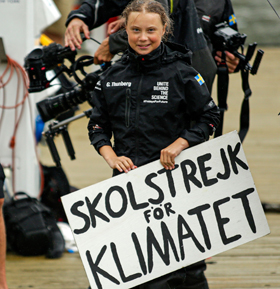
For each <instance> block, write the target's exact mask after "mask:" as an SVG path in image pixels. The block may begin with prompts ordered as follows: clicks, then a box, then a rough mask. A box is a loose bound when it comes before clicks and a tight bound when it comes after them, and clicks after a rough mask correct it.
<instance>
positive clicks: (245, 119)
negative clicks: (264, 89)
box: [239, 69, 252, 142]
mask: <svg viewBox="0 0 280 289" xmlns="http://www.w3.org/2000/svg"><path fill="white" fill-rule="evenodd" d="M241 78H242V89H243V91H244V99H243V102H242V106H241V112H240V128H239V137H240V140H241V142H243V140H244V138H245V136H246V134H247V132H248V130H249V125H250V107H249V97H250V96H251V94H252V91H251V89H250V86H249V71H248V70H245V69H242V70H241Z"/></svg>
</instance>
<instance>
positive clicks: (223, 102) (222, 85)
mask: <svg viewBox="0 0 280 289" xmlns="http://www.w3.org/2000/svg"><path fill="white" fill-rule="evenodd" d="M222 59H225V54H224V52H223V55H222ZM217 74H218V80H217V97H218V107H219V110H220V124H219V125H218V127H217V129H216V132H215V137H218V136H220V135H222V134H223V124H224V113H225V111H226V110H227V108H228V106H227V96H228V84H229V76H228V67H227V65H226V62H225V61H223V62H221V63H220V64H219V66H218V70H217Z"/></svg>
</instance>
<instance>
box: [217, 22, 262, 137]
mask: <svg viewBox="0 0 280 289" xmlns="http://www.w3.org/2000/svg"><path fill="white" fill-rule="evenodd" d="M246 38H247V35H246V34H241V33H239V32H238V31H236V30H234V29H232V28H231V27H229V26H228V24H227V22H224V23H220V24H217V25H216V30H215V32H214V37H213V40H212V43H213V48H214V52H216V51H221V52H222V57H221V58H222V62H221V63H219V65H218V69H217V74H218V81H217V84H218V87H217V98H218V106H219V109H220V120H221V121H220V125H219V126H218V128H217V130H216V132H215V137H217V136H220V135H221V134H222V130H223V119H224V112H225V111H226V110H227V94H228V83H229V76H228V67H227V63H226V55H225V51H228V52H230V53H232V54H233V55H235V56H236V57H238V58H239V64H238V66H237V68H236V69H235V72H237V71H240V72H241V78H242V89H243V92H244V99H243V103H242V107H241V113H240V130H239V137H240V139H241V142H242V141H243V140H244V138H245V136H246V134H247V132H248V130H249V116H250V110H249V97H250V96H251V94H252V91H251V89H250V85H249V73H251V74H253V75H255V74H257V71H258V68H259V65H260V62H261V59H262V57H263V54H264V51H263V50H261V49H259V50H258V52H257V55H256V58H255V60H254V64H253V66H251V65H250V63H249V61H250V60H251V58H252V57H253V54H254V52H255V49H256V46H257V43H256V42H254V43H253V44H249V46H248V49H247V53H246V55H244V44H245V40H246ZM238 50H241V53H240V52H239V51H238Z"/></svg>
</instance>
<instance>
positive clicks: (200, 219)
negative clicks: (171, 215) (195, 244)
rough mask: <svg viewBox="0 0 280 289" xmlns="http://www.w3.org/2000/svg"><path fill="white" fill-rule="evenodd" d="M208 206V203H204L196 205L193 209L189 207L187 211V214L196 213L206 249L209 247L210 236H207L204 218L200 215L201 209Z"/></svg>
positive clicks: (205, 208)
mask: <svg viewBox="0 0 280 289" xmlns="http://www.w3.org/2000/svg"><path fill="white" fill-rule="evenodd" d="M209 208H210V205H209V204H205V205H202V206H198V207H196V208H194V209H191V210H189V211H188V214H189V215H197V218H198V221H199V224H200V227H201V232H202V234H203V238H204V241H205V245H206V247H207V249H208V250H210V249H211V242H210V238H209V234H208V230H207V227H206V224H205V221H204V218H203V216H202V211H205V210H208V209H209Z"/></svg>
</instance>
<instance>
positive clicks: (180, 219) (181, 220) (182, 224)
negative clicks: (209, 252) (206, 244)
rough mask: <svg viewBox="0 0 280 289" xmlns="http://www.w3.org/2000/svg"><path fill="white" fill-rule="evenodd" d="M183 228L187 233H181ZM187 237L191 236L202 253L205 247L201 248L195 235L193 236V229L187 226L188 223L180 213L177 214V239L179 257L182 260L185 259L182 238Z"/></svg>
mask: <svg viewBox="0 0 280 289" xmlns="http://www.w3.org/2000/svg"><path fill="white" fill-rule="evenodd" d="M183 228H185V229H186V231H187V234H183ZM187 238H191V239H192V240H193V242H194V244H195V246H196V248H197V249H198V250H199V251H200V252H202V253H204V252H205V249H204V248H203V246H202V245H201V244H200V243H199V242H198V240H197V239H196V237H195V235H194V233H193V231H192V230H191V228H190V227H189V225H188V223H187V222H186V221H185V219H184V218H183V217H182V216H181V215H178V239H179V244H180V251H181V259H182V260H184V259H185V251H184V244H183V240H184V239H187Z"/></svg>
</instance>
